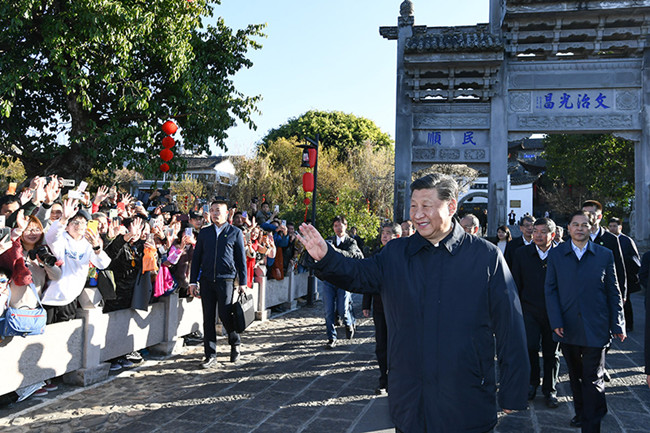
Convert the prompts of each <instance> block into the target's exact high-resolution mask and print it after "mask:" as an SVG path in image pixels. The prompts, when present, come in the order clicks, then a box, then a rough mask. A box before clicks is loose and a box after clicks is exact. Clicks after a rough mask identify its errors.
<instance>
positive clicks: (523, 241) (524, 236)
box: [503, 215, 535, 269]
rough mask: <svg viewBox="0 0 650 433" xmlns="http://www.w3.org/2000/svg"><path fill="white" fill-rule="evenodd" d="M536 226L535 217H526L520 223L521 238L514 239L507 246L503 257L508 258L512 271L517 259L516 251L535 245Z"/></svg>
mask: <svg viewBox="0 0 650 433" xmlns="http://www.w3.org/2000/svg"><path fill="white" fill-rule="evenodd" d="M534 224H535V217H534V216H531V215H524V216H523V217H522V218H521V221H519V230H521V236H519V237H516V238H514V239H513V240H511V241H510V242H508V243H507V244H506V250H505V252H504V253H503V256H504V257H505V258H506V263H507V264H508V266H509V267H510V269H512V262H513V260H514V257H515V251H517V249H518V248H519V247H523V246H524V245H530V244H532V243H533V225H534Z"/></svg>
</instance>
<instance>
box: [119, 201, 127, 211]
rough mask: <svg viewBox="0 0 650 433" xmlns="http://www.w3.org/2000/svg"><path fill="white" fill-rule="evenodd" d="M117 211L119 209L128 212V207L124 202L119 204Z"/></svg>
mask: <svg viewBox="0 0 650 433" xmlns="http://www.w3.org/2000/svg"><path fill="white" fill-rule="evenodd" d="M117 209H118V210H122V211H123V210H126V205H125V204H124V202H119V203H118V204H117Z"/></svg>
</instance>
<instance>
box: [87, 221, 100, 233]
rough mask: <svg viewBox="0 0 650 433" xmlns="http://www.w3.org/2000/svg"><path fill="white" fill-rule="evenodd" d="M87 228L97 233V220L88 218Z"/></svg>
mask: <svg viewBox="0 0 650 433" xmlns="http://www.w3.org/2000/svg"><path fill="white" fill-rule="evenodd" d="M86 227H87V228H88V230H90V231H91V232H93V233H97V230H99V221H97V220H90V221H88V225H87V226H86Z"/></svg>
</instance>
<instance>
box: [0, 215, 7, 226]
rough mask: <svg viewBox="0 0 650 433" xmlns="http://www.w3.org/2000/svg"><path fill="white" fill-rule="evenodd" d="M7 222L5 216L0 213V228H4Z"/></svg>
mask: <svg viewBox="0 0 650 433" xmlns="http://www.w3.org/2000/svg"><path fill="white" fill-rule="evenodd" d="M6 223H7V218H6V217H5V216H4V215H0V229H2V228H4V226H5V224H6Z"/></svg>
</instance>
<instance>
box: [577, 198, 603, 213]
mask: <svg viewBox="0 0 650 433" xmlns="http://www.w3.org/2000/svg"><path fill="white" fill-rule="evenodd" d="M588 206H594V207H595V208H596V210H597V211H601V212H602V211H603V205H602V204H600V202H599V201H596V200H587V201H585V202H584V203H582V206H580V208H581V209H584V208H585V207H588Z"/></svg>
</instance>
